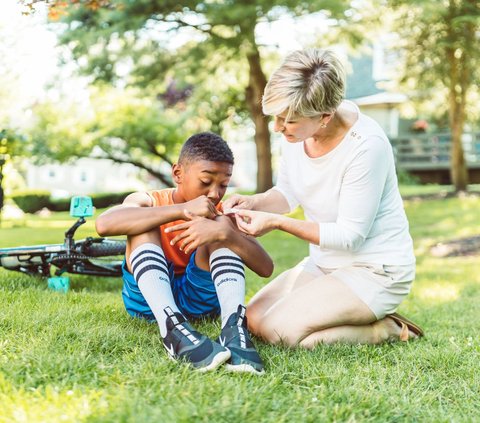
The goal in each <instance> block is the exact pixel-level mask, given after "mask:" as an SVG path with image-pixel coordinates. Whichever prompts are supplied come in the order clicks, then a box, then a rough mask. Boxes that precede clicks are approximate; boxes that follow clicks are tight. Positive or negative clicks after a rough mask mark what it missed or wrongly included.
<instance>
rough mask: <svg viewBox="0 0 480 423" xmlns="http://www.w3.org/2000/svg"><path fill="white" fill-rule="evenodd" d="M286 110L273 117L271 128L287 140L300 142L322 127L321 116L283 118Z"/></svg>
mask: <svg viewBox="0 0 480 423" xmlns="http://www.w3.org/2000/svg"><path fill="white" fill-rule="evenodd" d="M286 116H287V112H283V113H281V114H279V115H277V116H275V117H274V125H273V130H274V131H275V132H281V133H282V134H283V136H284V137H285V139H286V140H287V141H288V142H291V143H294V142H300V141H304V140H306V139H307V138H310V137H312V136H313V135H315V134H316V133H317V132H318V131H319V130H320V129H321V128H322V127H321V124H322V120H323V118H324V117H323V116H318V117H314V118H308V117H298V116H297V117H291V118H290V119H289V120H288V121H286V120H285V117H286Z"/></svg>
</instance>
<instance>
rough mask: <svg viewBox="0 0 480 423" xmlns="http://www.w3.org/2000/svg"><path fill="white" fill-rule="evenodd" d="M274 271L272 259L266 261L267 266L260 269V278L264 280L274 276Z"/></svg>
mask: <svg viewBox="0 0 480 423" xmlns="http://www.w3.org/2000/svg"><path fill="white" fill-rule="evenodd" d="M273 269H274V266H273V261H272V260H271V259H269V260H266V261H265V264H264V265H263V266H262V268H261V269H260V272H259V273H258V276H261V277H262V278H269V277H270V276H272V273H273Z"/></svg>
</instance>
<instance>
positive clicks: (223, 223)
mask: <svg viewBox="0 0 480 423" xmlns="http://www.w3.org/2000/svg"><path fill="white" fill-rule="evenodd" d="M185 215H186V216H187V218H188V219H190V220H189V221H188V222H185V223H180V224H178V225H175V226H172V227H170V228H166V229H165V231H166V232H176V231H183V232H181V233H180V234H179V235H177V236H176V237H175V238H174V239H173V240H172V241H171V243H172V245H174V244H177V243H178V245H179V248H180V250H182V251H185V253H189V252H191V251H193V250H195V249H197V248H198V247H200V246H201V245H207V244H211V243H214V242H219V243H221V245H222V246H224V247H226V248H229V249H231V250H232V251H233V252H234V253H236V254H238V256H239V257H240V258H241V259H242V260H243V262H244V263H245V265H246V266H247V267H248V268H249V269H251V270H252V271H254V272H255V273H257V274H258V275H259V276H262V277H268V276H270V275H271V274H272V272H273V262H272V259H271V258H270V256H269V255H268V254H267V252H266V251H265V250H264V249H263V247H262V246H261V245H260V244H259V243H258V241H257V240H256V239H255V238H253V237H251V236H249V235H246V234H244V233H242V232H240V230H238V228H237V227H236V226H235V225H234V223H232V220H231V219H230V218H229V217H227V216H218V217H217V218H216V219H215V220H209V219H204V218H202V217H200V216H195V215H193V214H191V213H189V212H188V211H185Z"/></svg>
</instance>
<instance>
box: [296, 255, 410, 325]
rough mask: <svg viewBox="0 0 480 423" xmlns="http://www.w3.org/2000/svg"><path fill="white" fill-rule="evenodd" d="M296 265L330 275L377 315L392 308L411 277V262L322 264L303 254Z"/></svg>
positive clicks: (381, 316) (402, 293) (306, 269)
mask: <svg viewBox="0 0 480 423" xmlns="http://www.w3.org/2000/svg"><path fill="white" fill-rule="evenodd" d="M296 267H297V268H298V267H301V268H303V269H301V271H304V272H307V273H311V274H314V275H316V276H322V275H331V276H333V277H335V278H336V279H339V280H340V281H342V282H343V283H344V284H345V285H347V286H348V287H349V288H350V289H351V290H352V291H353V292H355V294H356V295H357V296H358V297H359V298H360V299H361V300H362V301H363V302H364V303H365V304H366V305H367V306H368V307H369V308H370V310H372V312H373V313H374V314H375V316H376V317H377V319H382V318H383V317H385V316H386V315H387V314H391V313H394V312H395V311H396V309H397V307H398V306H399V305H400V303H401V302H402V301H403V299H404V298H405V297H406V296H407V295H408V293H409V292H410V288H411V286H412V282H413V279H415V264H411V265H405V266H390V265H381V264H380V265H379V264H371V263H355V262H354V263H352V264H350V265H348V266H344V267H339V268H326V267H319V266H318V265H316V264H315V263H314V261H313V260H312V259H311V258H310V257H306V258H304V259H303V260H302V261H301V262H300V263H299V264H298V265H297V266H296ZM299 270H300V269H299Z"/></svg>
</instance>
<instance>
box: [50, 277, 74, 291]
mask: <svg viewBox="0 0 480 423" xmlns="http://www.w3.org/2000/svg"><path fill="white" fill-rule="evenodd" d="M48 289H51V290H52V291H57V292H63V293H67V292H68V290H69V289H70V278H67V277H65V276H62V277H60V276H55V277H52V278H48Z"/></svg>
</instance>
